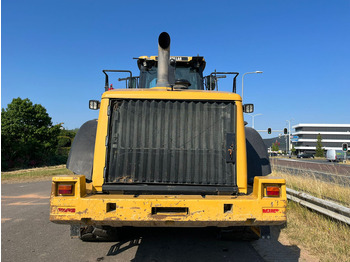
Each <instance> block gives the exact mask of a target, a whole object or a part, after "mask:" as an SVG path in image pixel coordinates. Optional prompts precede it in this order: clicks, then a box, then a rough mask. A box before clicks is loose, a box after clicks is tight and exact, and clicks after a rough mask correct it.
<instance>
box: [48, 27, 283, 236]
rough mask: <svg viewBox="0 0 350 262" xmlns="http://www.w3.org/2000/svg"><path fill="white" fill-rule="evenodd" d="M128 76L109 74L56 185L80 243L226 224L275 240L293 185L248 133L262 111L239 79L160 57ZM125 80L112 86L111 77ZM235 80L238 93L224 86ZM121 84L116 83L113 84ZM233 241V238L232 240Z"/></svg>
mask: <svg viewBox="0 0 350 262" xmlns="http://www.w3.org/2000/svg"><path fill="white" fill-rule="evenodd" d="M137 65H138V68H139V70H140V74H139V76H137V77H135V76H134V75H133V74H132V72H131V71H128V70H103V73H104V75H105V87H104V93H103V94H102V98H101V100H99V101H97V100H90V101H89V108H90V109H93V110H99V117H98V120H91V121H87V122H86V123H85V124H83V125H82V127H81V128H80V129H79V131H78V133H77V135H76V137H75V139H74V142H73V145H72V148H71V151H70V154H69V158H68V162H67V168H68V169H70V170H71V171H73V173H74V175H69V176H55V177H53V179H52V191H51V200H50V205H51V209H50V220H51V221H52V222H54V223H60V224H69V225H71V236H72V237H73V236H78V237H80V238H81V239H82V240H94V239H99V238H108V237H110V236H112V235H113V234H115V233H116V232H118V230H119V229H121V228H123V227H218V228H221V229H223V232H225V231H226V232H227V231H232V232H235V229H239V231H242V230H243V231H245V230H248V229H249V231H250V232H254V233H255V234H254V236H268V234H269V226H272V225H282V224H284V223H285V222H286V204H287V199H286V186H285V180H284V179H282V178H277V177H266V175H268V174H269V173H271V168H270V162H269V157H268V154H267V150H266V148H265V145H264V143H263V140H262V138H261V136H260V135H259V134H258V132H257V131H255V130H254V129H252V128H248V127H245V124H246V122H245V121H244V117H243V113H251V112H253V110H254V107H253V105H252V104H243V103H242V98H241V96H240V95H238V94H237V93H236V78H237V76H238V73H237V72H217V71H216V70H215V71H214V72H212V73H210V74H209V75H207V76H204V75H203V71H204V69H205V65H206V61H205V60H204V58H203V57H201V56H193V57H188V56H170V37H169V35H168V34H167V33H166V32H163V33H161V34H160V36H159V39H158V56H150V57H148V56H141V57H139V58H138V59H137ZM118 74H119V75H121V74H123V75H124V76H125V75H127V77H124V78H118V80H119V81H125V89H114V88H113V85H112V84H110V80H111V79H112V76H114V77H115V76H116V75H118ZM226 76H232V78H233V86H232V92H220V91H218V88H217V86H218V80H219V79H220V78H222V77H226ZM113 79H115V78H113ZM232 234H235V233H232Z"/></svg>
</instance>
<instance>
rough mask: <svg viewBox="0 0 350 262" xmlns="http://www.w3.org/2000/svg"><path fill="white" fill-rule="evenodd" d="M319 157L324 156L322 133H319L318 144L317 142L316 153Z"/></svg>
mask: <svg viewBox="0 0 350 262" xmlns="http://www.w3.org/2000/svg"><path fill="white" fill-rule="evenodd" d="M315 156H317V157H323V156H324V149H323V148H322V137H321V134H318V135H317V144H316V154H315Z"/></svg>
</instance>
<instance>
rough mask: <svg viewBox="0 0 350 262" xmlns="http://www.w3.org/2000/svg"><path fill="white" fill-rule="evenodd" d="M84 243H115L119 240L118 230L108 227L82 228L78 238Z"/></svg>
mask: <svg viewBox="0 0 350 262" xmlns="http://www.w3.org/2000/svg"><path fill="white" fill-rule="evenodd" d="M98 232H100V233H98ZM79 238H80V239H81V240H82V241H86V242H106V241H117V240H118V239H119V234H118V229H117V228H114V227H109V226H82V227H81V228H80V237H79Z"/></svg>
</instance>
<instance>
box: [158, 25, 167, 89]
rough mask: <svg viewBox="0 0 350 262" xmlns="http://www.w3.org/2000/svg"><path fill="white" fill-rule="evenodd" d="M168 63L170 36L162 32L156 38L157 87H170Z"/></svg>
mask: <svg viewBox="0 0 350 262" xmlns="http://www.w3.org/2000/svg"><path fill="white" fill-rule="evenodd" d="M169 63H170V36H169V34H168V33H167V32H163V33H161V34H160V35H159V38H158V73H157V87H170V83H169Z"/></svg>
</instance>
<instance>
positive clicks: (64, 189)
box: [57, 184, 73, 196]
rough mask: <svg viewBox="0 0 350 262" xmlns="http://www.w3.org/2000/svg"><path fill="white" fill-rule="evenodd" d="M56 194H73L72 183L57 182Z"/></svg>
mask: <svg viewBox="0 0 350 262" xmlns="http://www.w3.org/2000/svg"><path fill="white" fill-rule="evenodd" d="M57 192H58V195H66V196H71V195H73V185H72V184H58V188H57Z"/></svg>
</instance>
